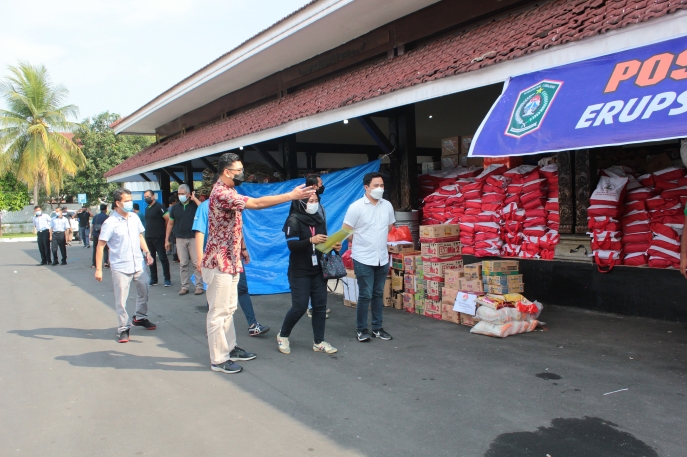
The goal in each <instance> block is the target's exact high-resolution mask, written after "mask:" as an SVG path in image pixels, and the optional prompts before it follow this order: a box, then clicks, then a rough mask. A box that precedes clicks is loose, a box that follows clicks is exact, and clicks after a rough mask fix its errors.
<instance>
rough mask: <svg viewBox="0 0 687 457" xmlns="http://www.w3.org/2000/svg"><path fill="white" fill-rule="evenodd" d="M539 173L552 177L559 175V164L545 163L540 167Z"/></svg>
mask: <svg viewBox="0 0 687 457" xmlns="http://www.w3.org/2000/svg"><path fill="white" fill-rule="evenodd" d="M539 174H540V175H542V176H543V177H545V178H552V177H555V176H558V164H557V163H552V164H551V165H544V166H543V167H541V168H540V169H539Z"/></svg>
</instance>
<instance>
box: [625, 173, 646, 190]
mask: <svg viewBox="0 0 687 457" xmlns="http://www.w3.org/2000/svg"><path fill="white" fill-rule="evenodd" d="M627 180H628V181H627V187H626V188H625V190H627V192H629V191H631V190H634V189H639V188H640V187H642V185H641V184H640V183H639V181H637V180H636V179H635V178H634V177H632V176H628V177H627Z"/></svg>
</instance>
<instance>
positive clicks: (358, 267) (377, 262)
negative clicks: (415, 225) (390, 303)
mask: <svg viewBox="0 0 687 457" xmlns="http://www.w3.org/2000/svg"><path fill="white" fill-rule="evenodd" d="M363 186H364V187H365V195H364V196H363V197H362V198H361V199H360V200H356V201H355V202H353V203H352V204H351V206H349V207H348V211H346V216H344V223H343V228H344V229H347V230H354V235H353V239H352V242H353V245H352V247H351V244H350V243H351V241H349V247H351V249H352V253H351V257H352V258H353V266H354V269H355V277H356V279H357V280H358V287H359V293H358V306H357V310H356V314H357V319H356V321H357V322H356V326H357V335H358V341H360V342H363V343H364V342H368V341H370V332H369V330H368V328H367V314H368V309H371V311H372V336H374V337H375V338H379V339H381V340H385V341H387V340H390V339H391V335H390V334H389V333H387V332H386V331H384V328H383V327H382V310H383V308H384V304H383V303H382V300H383V297H384V283H385V282H386V275H387V273H388V271H389V254H388V252H387V244H386V242H387V237H388V235H389V231H390V230H391V227H392V226H393V224H394V222H396V219H395V218H394V208H393V207H392V206H391V203H389V202H388V201H387V200H384V198H383V197H382V196H383V195H384V180H383V179H382V175H381V174H380V173H368V174H366V175H365V176H364V177H363Z"/></svg>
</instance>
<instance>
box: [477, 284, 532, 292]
mask: <svg viewBox="0 0 687 457" xmlns="http://www.w3.org/2000/svg"><path fill="white" fill-rule="evenodd" d="M485 289H486V292H487V293H489V294H499V295H504V294H521V293H523V292H525V285H524V284H513V285H508V286H501V285H493V284H489V285H487V286H486V287H485Z"/></svg>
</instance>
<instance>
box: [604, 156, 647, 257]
mask: <svg viewBox="0 0 687 457" xmlns="http://www.w3.org/2000/svg"><path fill="white" fill-rule="evenodd" d="M604 172H606V173H608V172H610V173H612V174H615V175H617V176H625V177H627V178H628V182H627V192H626V193H625V205H624V207H623V213H622V217H621V218H620V224H621V226H622V245H623V247H622V250H623V255H624V258H623V265H634V266H641V265H646V264H647V261H648V256H647V251H648V250H649V247H650V246H651V240H652V238H653V235H652V234H651V230H650V228H649V223H650V217H649V212H648V211H647V209H648V208H647V201H648V200H649V199H650V198H652V197H654V195H655V194H654V186H653V176H651V175H644V176H640V179H635V177H634V176H633V174H632V170H630V169H629V168H627V167H621V166H615V167H611V168H609V169H607V170H604Z"/></svg>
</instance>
